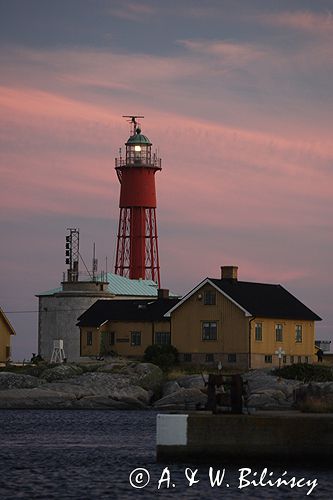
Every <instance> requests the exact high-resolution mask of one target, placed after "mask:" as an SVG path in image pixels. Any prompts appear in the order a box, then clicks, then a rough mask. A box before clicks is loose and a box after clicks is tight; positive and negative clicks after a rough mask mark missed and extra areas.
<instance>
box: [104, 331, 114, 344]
mask: <svg viewBox="0 0 333 500" xmlns="http://www.w3.org/2000/svg"><path fill="white" fill-rule="evenodd" d="M105 336H106V338H107V343H108V345H114V332H106V335H105Z"/></svg>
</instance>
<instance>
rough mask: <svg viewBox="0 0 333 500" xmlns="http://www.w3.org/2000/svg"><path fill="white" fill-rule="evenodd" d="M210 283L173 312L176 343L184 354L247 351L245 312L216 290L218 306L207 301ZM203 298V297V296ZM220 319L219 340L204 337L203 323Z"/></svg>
mask: <svg viewBox="0 0 333 500" xmlns="http://www.w3.org/2000/svg"><path fill="white" fill-rule="evenodd" d="M206 290H211V291H214V290H215V289H214V288H213V287H212V286H211V285H209V284H206V285H204V286H203V287H202V288H200V289H199V290H198V291H197V292H196V293H195V294H193V295H192V296H191V297H190V298H189V299H188V300H186V301H185V302H184V303H183V304H182V305H181V306H179V307H178V308H177V309H176V310H175V311H174V312H173V313H171V331H172V343H173V345H174V346H175V347H176V348H177V349H178V351H179V352H181V353H200V352H201V353H202V352H204V353H218V352H224V353H237V352H238V353H244V352H247V351H248V320H247V318H246V317H245V314H244V312H243V311H242V310H240V309H239V308H238V307H237V306H235V305H234V304H233V303H232V302H230V300H228V299H226V298H225V297H224V296H223V295H222V294H221V293H220V292H218V291H217V290H216V305H205V304H204V292H205V291H206ZM200 297H201V298H200ZM204 321H216V322H217V340H216V341H213V340H202V323H203V322H204Z"/></svg>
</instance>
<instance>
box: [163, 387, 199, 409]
mask: <svg viewBox="0 0 333 500" xmlns="http://www.w3.org/2000/svg"><path fill="white" fill-rule="evenodd" d="M206 402H207V395H206V394H204V393H203V392H202V391H201V390H200V389H197V388H192V389H185V388H181V389H180V390H179V391H177V392H174V393H172V394H169V395H168V396H164V397H163V398H161V399H159V400H157V401H155V403H154V405H153V406H154V408H158V409H168V410H169V409H195V407H196V406H197V405H200V406H203V405H205V404H206Z"/></svg>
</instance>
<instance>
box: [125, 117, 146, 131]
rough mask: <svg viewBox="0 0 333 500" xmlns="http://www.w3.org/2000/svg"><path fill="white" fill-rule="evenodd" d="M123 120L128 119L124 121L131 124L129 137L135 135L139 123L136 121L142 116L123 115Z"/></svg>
mask: <svg viewBox="0 0 333 500" xmlns="http://www.w3.org/2000/svg"><path fill="white" fill-rule="evenodd" d="M123 118H130V120H126V121H128V123H130V124H131V135H135V132H136V129H137V125H139V122H137V121H136V119H137V118H144V116H142V115H123Z"/></svg>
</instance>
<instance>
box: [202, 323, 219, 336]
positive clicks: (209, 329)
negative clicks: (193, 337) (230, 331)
mask: <svg viewBox="0 0 333 500" xmlns="http://www.w3.org/2000/svg"><path fill="white" fill-rule="evenodd" d="M216 339H217V323H216V321H204V322H203V323H202V340H216Z"/></svg>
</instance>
